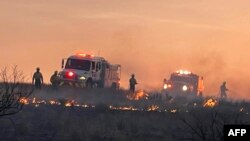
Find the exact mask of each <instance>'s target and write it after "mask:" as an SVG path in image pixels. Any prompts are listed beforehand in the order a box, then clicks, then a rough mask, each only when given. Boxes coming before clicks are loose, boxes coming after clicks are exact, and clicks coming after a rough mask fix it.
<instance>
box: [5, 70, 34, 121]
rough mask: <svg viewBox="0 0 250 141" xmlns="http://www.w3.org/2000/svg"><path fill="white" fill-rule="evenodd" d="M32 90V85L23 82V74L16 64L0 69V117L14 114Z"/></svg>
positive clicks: (20, 108)
mask: <svg viewBox="0 0 250 141" xmlns="http://www.w3.org/2000/svg"><path fill="white" fill-rule="evenodd" d="M32 92H33V86H32V85H30V84H28V83H26V82H25V76H24V74H23V72H22V71H21V70H19V69H18V67H17V66H13V67H12V68H11V69H8V67H4V68H3V69H1V70H0V117H2V116H6V115H12V114H16V113H18V112H19V111H21V110H22V108H23V105H24V103H22V102H21V100H22V99H27V98H28V97H29V96H30V95H31V94H32Z"/></svg>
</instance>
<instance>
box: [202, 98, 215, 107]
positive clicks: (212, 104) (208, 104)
mask: <svg viewBox="0 0 250 141" xmlns="http://www.w3.org/2000/svg"><path fill="white" fill-rule="evenodd" d="M217 104H218V101H217V100H216V99H212V98H210V99H208V100H207V101H205V102H204V104H203V107H210V108H213V107H215V106H216V105H217Z"/></svg>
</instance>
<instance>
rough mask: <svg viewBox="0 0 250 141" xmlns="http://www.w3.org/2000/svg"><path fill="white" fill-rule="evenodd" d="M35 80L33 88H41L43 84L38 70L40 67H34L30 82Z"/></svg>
mask: <svg viewBox="0 0 250 141" xmlns="http://www.w3.org/2000/svg"><path fill="white" fill-rule="evenodd" d="M34 82H35V88H36V89H41V87H42V84H43V75H42V73H41V72H40V68H39V67H38V68H36V72H35V73H34V74H33V78H32V84H34Z"/></svg>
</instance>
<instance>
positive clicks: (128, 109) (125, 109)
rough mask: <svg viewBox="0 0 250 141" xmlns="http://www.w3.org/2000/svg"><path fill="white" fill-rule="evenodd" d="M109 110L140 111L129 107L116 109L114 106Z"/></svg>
mask: <svg viewBox="0 0 250 141" xmlns="http://www.w3.org/2000/svg"><path fill="white" fill-rule="evenodd" d="M109 109H111V110H121V111H138V109H136V108H134V107H132V106H128V107H114V106H109Z"/></svg>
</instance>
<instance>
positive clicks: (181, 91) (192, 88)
mask: <svg viewBox="0 0 250 141" xmlns="http://www.w3.org/2000/svg"><path fill="white" fill-rule="evenodd" d="M203 91H204V83H203V77H200V76H198V75H197V74H194V73H192V72H190V71H187V70H179V71H176V72H174V73H172V74H171V76H170V78H169V80H167V79H164V82H163V92H164V93H165V94H167V95H170V96H174V97H175V96H183V95H186V96H187V95H189V96H202V93H203Z"/></svg>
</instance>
